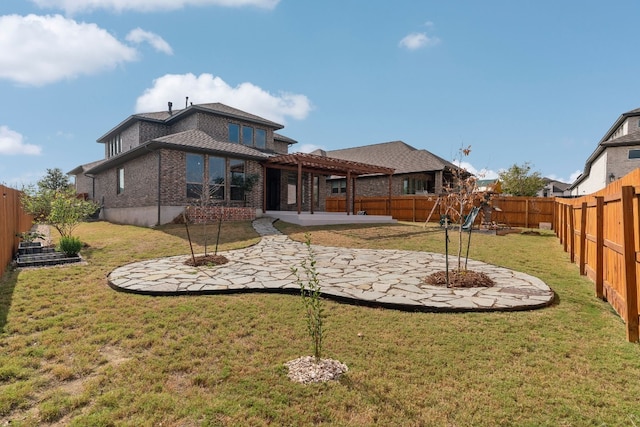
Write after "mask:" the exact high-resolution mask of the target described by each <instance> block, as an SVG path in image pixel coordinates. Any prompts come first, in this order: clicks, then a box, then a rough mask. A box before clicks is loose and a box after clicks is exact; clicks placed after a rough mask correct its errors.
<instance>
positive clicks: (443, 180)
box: [313, 141, 459, 197]
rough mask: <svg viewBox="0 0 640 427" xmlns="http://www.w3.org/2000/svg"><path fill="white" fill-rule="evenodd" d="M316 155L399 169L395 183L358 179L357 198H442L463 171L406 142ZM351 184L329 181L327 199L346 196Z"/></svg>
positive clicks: (384, 179)
mask: <svg viewBox="0 0 640 427" xmlns="http://www.w3.org/2000/svg"><path fill="white" fill-rule="evenodd" d="M313 154H317V155H323V156H326V157H327V158H335V159H341V160H348V161H355V162H362V163H366V164H371V165H378V166H383V167H388V168H392V169H395V173H394V174H393V177H392V179H391V182H389V180H388V179H387V177H385V176H382V175H364V176H360V177H358V179H357V183H358V190H357V194H356V195H357V196H365V197H367V196H380V195H385V194H386V192H387V191H389V189H390V190H391V194H392V195H394V196H395V195H403V194H440V193H442V191H443V188H445V187H446V186H447V185H448V184H449V183H451V182H452V181H453V174H454V171H456V170H459V168H458V167H457V166H456V165H454V164H453V163H451V162H448V161H446V160H444V159H442V158H440V157H438V156H436V155H435V154H432V153H430V152H429V151H427V150H419V149H417V148H414V147H412V146H410V145H408V144H406V143H404V142H402V141H392V142H384V143H380V144H372V145H365V146H362V147H354V148H345V149H342V150H332V151H323V150H316V151H314V152H313ZM346 192H347V183H346V180H345V179H344V178H342V177H337V176H333V177H330V178H328V179H327V189H326V195H327V196H328V197H330V196H340V195H342V194H346Z"/></svg>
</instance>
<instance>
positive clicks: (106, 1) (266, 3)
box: [32, 0, 280, 14]
mask: <svg viewBox="0 0 640 427" xmlns="http://www.w3.org/2000/svg"><path fill="white" fill-rule="evenodd" d="M32 1H33V2H34V3H35V4H37V5H38V6H40V7H42V8H49V9H62V10H64V11H65V12H66V13H67V14H74V13H77V12H88V11H93V10H99V9H106V10H112V11H115V12H122V11H126V10H135V11H141V12H152V11H157V10H161V11H167V10H176V9H182V8H183V7H186V6H208V5H212V6H223V7H245V6H252V7H258V8H262V9H273V8H275V7H276V6H277V5H278V3H279V2H280V0H32Z"/></svg>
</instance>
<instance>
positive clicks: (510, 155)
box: [0, 0, 640, 188]
mask: <svg viewBox="0 0 640 427" xmlns="http://www.w3.org/2000/svg"><path fill="white" fill-rule="evenodd" d="M638 18H640V3H638V2H636V1H616V2H614V3H608V2H603V1H588V0H587V1H581V2H578V1H565V2H558V1H546V0H536V1H512V0H504V1H492V0H486V1H483V2H476V1H470V0H469V1H430V0H420V1H417V0H416V1H408V0H396V1H382V0H368V1H365V0H360V1H356V0H340V1H334V0H324V1H301V0H21V1H19V0H11V1H7V0H4V1H2V2H1V3H0V95H1V96H2V100H3V102H2V103H0V183H4V184H8V185H11V186H14V187H17V188H19V187H20V186H21V185H24V184H28V183H31V182H35V181H36V180H37V179H39V178H40V177H41V176H42V175H43V174H44V173H45V171H46V169H47V168H55V167H59V168H61V169H62V170H64V171H69V170H71V169H73V168H74V167H76V166H78V165H80V164H84V163H89V162H91V161H94V160H98V159H101V158H102V157H103V156H104V150H103V145H102V144H98V143H96V142H95V141H96V139H97V138H99V137H100V136H102V135H103V134H104V133H106V132H107V131H108V130H110V129H111V128H112V127H114V126H115V125H116V124H118V123H120V122H121V121H122V120H124V119H125V118H126V117H128V116H129V115H131V114H134V113H136V112H148V111H160V110H164V109H166V106H167V102H168V101H172V102H173V105H174V108H182V107H183V106H184V104H185V97H187V96H188V97H189V101H190V102H193V103H207V102H223V103H225V104H228V105H231V106H234V107H237V108H240V109H243V110H245V111H248V112H251V113H254V114H258V115H260V116H263V117H265V118H268V119H271V120H275V121H277V122H279V123H282V124H283V125H285V128H284V129H283V130H281V131H280V132H281V133H282V134H284V135H286V136H288V137H291V138H293V139H295V140H297V141H299V144H297V145H294V146H293V147H292V151H309V150H311V149H314V148H318V147H319V148H324V149H327V150H331V149H339V148H346V147H352V146H360V145H368V144H375V143H380V142H386V141H393V140H402V141H404V142H406V143H408V144H410V145H412V146H414V147H417V148H423V149H426V150H429V151H431V152H433V153H434V154H437V155H439V156H441V157H443V158H445V159H448V160H453V159H454V158H455V157H456V156H457V153H458V152H459V149H460V148H461V147H466V146H469V145H470V146H471V154H470V156H469V157H468V158H466V159H465V160H466V161H467V162H468V168H469V169H470V170H471V171H482V170H486V172H485V173H484V175H485V176H486V177H493V176H495V174H496V173H497V172H498V171H499V170H501V169H505V168H508V167H509V166H511V165H512V164H514V163H517V164H521V163H524V162H530V163H531V164H532V165H533V170H535V171H539V172H540V173H541V174H542V175H544V176H549V177H553V178H556V179H560V180H564V181H565V182H570V181H571V180H572V179H573V178H575V176H576V175H577V173H579V172H580V171H581V170H582V168H583V167H584V162H585V160H586V159H587V157H588V156H589V155H590V154H591V153H592V152H593V150H594V149H595V148H596V145H597V143H598V142H599V140H600V139H601V138H602V136H603V135H604V133H605V132H606V131H607V130H608V129H609V127H610V126H611V125H612V124H613V122H614V121H615V120H616V119H617V118H618V116H619V115H620V114H622V113H623V112H626V111H629V110H632V109H634V108H638V107H640V96H639V88H638V86H636V84H637V76H638V75H640V55H638V54H637V50H638V46H637V43H636V42H635V40H637V22H638Z"/></svg>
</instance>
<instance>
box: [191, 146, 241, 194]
mask: <svg viewBox="0 0 640 427" xmlns="http://www.w3.org/2000/svg"><path fill="white" fill-rule="evenodd" d="M205 171H206V174H205ZM186 178H187V198H189V199H203V198H205V199H206V200H208V201H210V202H213V201H224V200H244V196H245V195H244V192H245V188H246V182H247V178H246V161H245V160H241V159H228V158H225V157H217V156H204V155H202V154H194V153H187V155H186ZM227 192H228V193H227ZM227 194H228V196H227V197H225V196H226V195H227Z"/></svg>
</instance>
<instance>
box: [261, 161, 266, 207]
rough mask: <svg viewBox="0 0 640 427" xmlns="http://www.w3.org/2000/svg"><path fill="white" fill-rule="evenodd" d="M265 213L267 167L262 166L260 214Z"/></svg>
mask: <svg viewBox="0 0 640 427" xmlns="http://www.w3.org/2000/svg"><path fill="white" fill-rule="evenodd" d="M265 212H267V165H266V164H263V165H262V213H265Z"/></svg>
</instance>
